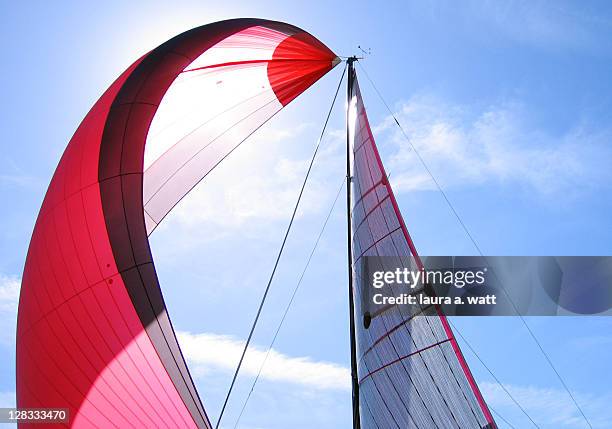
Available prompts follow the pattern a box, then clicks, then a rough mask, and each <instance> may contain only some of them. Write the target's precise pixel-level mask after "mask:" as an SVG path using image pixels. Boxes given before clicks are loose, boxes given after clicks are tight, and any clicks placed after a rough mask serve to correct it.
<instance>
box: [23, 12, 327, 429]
mask: <svg viewBox="0 0 612 429" xmlns="http://www.w3.org/2000/svg"><path fill="white" fill-rule="evenodd" d="M337 62H338V60H337V58H336V55H335V54H333V53H332V52H331V51H330V50H329V49H328V48H327V47H326V46H324V45H323V44H322V43H321V42H319V41H318V40H317V39H315V38H314V37H312V36H311V35H310V34H308V33H306V32H304V31H303V30H301V29H299V28H297V27H294V26H291V25H288V24H284V23H280V22H273V21H267V20H260V19H236V20H229V21H223V22H218V23H214V24H210V25H205V26H202V27H199V28H195V29H193V30H190V31H187V32H186V33H183V34H181V35H179V36H177V37H175V38H173V39H171V40H169V41H167V42H166V43H164V44H162V45H160V46H159V47H158V48H156V49H154V50H152V51H151V52H149V53H148V54H146V55H144V56H143V57H142V58H140V59H139V60H138V61H136V62H135V63H134V64H133V65H132V66H130V67H129V68H128V69H127V70H126V71H125V72H124V73H123V74H122V75H121V76H120V77H119V78H118V79H117V80H116V81H115V82H114V83H113V84H112V85H111V87H110V88H109V89H108V90H107V91H106V92H105V93H104V95H103V96H102V97H101V98H100V100H99V101H98V102H97V103H96V104H95V105H94V106H93V108H92V109H91V111H90V112H89V113H88V114H87V116H86V117H85V119H84V120H83V122H82V123H81V125H80V126H79V128H78V129H77V131H76V133H75V134H74V136H73V137H72V139H71V140H70V143H69V144H68V147H67V148H66V150H65V152H64V154H63V156H62V159H61V161H60V163H59V165H58V167H57V170H56V171H55V174H54V176H53V179H52V181H51V184H50V185H49V189H48V191H47V194H46V196H45V199H44V202H43V204H42V207H41V209H40V213H39V215H38V219H37V221H36V225H35V228H34V232H33V234H32V239H31V242H30V247H29V250H28V256H27V260H26V265H25V269H24V274H23V281H22V287H21V296H20V302H19V313H18V324H17V406H18V407H20V408H39V407H40V408H42V407H45V408H46V407H53V408H69V413H70V423H69V425H70V426H75V427H100V428H107V427H116V428H128V427H168V428H178V427H199V428H210V422H209V420H208V417H207V415H206V412H205V410H204V407H203V406H202V403H201V401H200V398H199V396H198V393H197V391H196V389H195V386H194V383H193V381H192V379H191V377H190V374H189V371H188V369H187V366H186V364H185V360H184V359H183V356H182V354H181V350H180V348H179V345H178V343H177V340H176V337H175V334H174V331H173V328H172V324H171V322H170V319H169V317H168V314H167V312H166V307H165V304H164V300H163V297H162V293H161V289H160V286H159V283H158V280H157V275H156V272H155V267H154V263H153V259H152V256H151V250H150V248H149V241H148V238H147V236H148V233H150V232H151V231H152V230H153V229H154V228H155V227H156V226H157V224H159V222H161V220H162V219H163V218H164V216H165V215H166V214H167V213H168V212H169V211H170V210H171V209H172V208H173V207H174V205H175V204H176V203H177V202H178V201H179V200H180V199H181V198H182V197H183V196H184V195H185V194H186V193H188V192H189V190H191V189H192V188H193V186H195V185H196V184H197V183H198V182H199V181H200V180H201V179H202V178H203V177H204V176H206V174H208V173H209V172H210V171H211V170H212V169H213V168H214V167H215V166H216V165H217V164H218V163H219V162H221V161H222V160H223V159H224V158H225V157H226V156H228V155H229V154H230V153H231V152H232V151H233V150H234V149H235V148H236V147H237V146H238V145H240V144H241V143H242V142H243V141H244V140H245V139H246V138H247V137H248V136H249V135H251V134H252V133H253V132H254V131H256V130H257V129H258V128H259V127H260V126H261V125H262V124H263V123H265V122H266V121H267V120H268V119H270V118H271V117H272V116H273V115H274V114H275V113H276V112H278V111H279V110H281V109H282V108H283V107H284V106H285V105H286V104H287V103H289V102H290V101H291V100H293V99H294V98H295V97H296V96H298V95H299V94H301V93H302V92H303V91H305V90H306V89H307V88H308V87H309V86H310V85H312V84H313V83H314V82H316V81H317V80H318V79H319V78H320V77H321V76H323V75H324V74H325V73H327V72H328V71H329V70H331V69H332V68H333V66H334V65H335V64H337ZM23 426H27V425H23Z"/></svg>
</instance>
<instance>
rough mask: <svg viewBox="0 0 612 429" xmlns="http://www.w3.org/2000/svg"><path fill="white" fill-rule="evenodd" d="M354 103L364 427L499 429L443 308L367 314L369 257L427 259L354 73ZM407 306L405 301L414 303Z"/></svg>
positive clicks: (356, 269) (397, 308)
mask: <svg viewBox="0 0 612 429" xmlns="http://www.w3.org/2000/svg"><path fill="white" fill-rule="evenodd" d="M353 82H354V84H353V88H352V90H351V91H352V92H351V94H352V96H351V100H350V103H349V137H350V143H351V144H352V151H353V167H352V168H353V171H352V175H353V201H354V205H353V210H352V231H353V237H352V244H353V261H354V262H353V274H354V280H355V289H354V293H355V303H356V304H355V313H356V314H355V319H356V326H357V358H358V375H359V385H360V387H359V399H360V416H361V427H362V428H363V429H373V428H378V429H387V428H401V429H404V428H414V429H433V428H458V429H471V428H473V429H481V428H487V429H492V428H495V427H496V426H495V422H494V420H493V418H492V416H491V413H490V412H489V409H488V407H487V405H486V404H485V402H484V400H483V398H482V395H481V393H480V391H479V389H478V386H477V385H476V382H475V381H474V378H473V376H472V374H471V373H470V370H469V368H468V366H467V363H466V362H465V359H464V358H463V355H462V354H461V351H460V349H459V346H458V345H457V341H456V340H455V337H454V336H453V333H452V331H451V328H450V326H449V324H448V322H447V320H446V318H445V317H444V315H443V314H442V313H441V312H440V310H439V309H438V308H436V307H434V306H432V307H426V308H422V309H421V311H420V312H419V313H418V314H407V312H408V310H406V309H405V308H403V307H402V306H387V307H381V308H378V309H377V310H376V311H374V312H372V313H370V314H367V315H366V312H367V311H368V310H369V309H370V308H366V305H365V299H366V297H367V294H368V292H367V288H368V287H369V286H368V285H364V284H361V282H362V279H361V276H360V275H359V273H361V272H362V268H363V267H362V264H364V257H365V256H390V257H402V259H403V260H406V259H405V258H404V257H410V258H411V260H412V261H414V264H415V265H416V267H412V269H420V268H422V263H421V260H420V258H419V255H418V253H417V251H416V248H415V246H414V244H413V243H412V240H411V238H410V235H409V234H408V230H407V229H406V226H405V224H404V220H403V219H402V215H401V213H400V211H399V208H398V206H397V202H396V200H395V197H394V195H393V191H392V190H391V186H390V185H389V181H388V179H387V174H386V173H385V169H384V167H383V165H382V162H381V159H380V155H379V153H378V150H377V148H376V144H375V142H374V137H373V135H372V130H371V129H370V125H369V122H368V117H367V114H366V111H365V107H364V104H363V100H362V98H361V93H360V90H359V84H358V82H357V78H356V76H354V80H353ZM407 307H408V306H406V308H407Z"/></svg>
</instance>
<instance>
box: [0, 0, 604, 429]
mask: <svg viewBox="0 0 612 429" xmlns="http://www.w3.org/2000/svg"><path fill="white" fill-rule="evenodd" d="M611 9H612V8H611V7H610V5H609V4H607V3H606V2H580V4H579V5H578V4H577V3H570V2H544V1H530V2H521V1H508V2H505V3H504V4H502V3H501V2H492V1H491V2H488V1H481V2H470V1H466V2H461V4H459V3H458V2H451V1H431V2H427V3H425V2H422V3H417V2H413V3H410V4H409V3H408V2H397V3H386V4H374V2H372V3H364V2H350V3H349V2H334V4H329V2H319V1H312V2H303V3H302V4H295V3H293V2H272V1H258V2H256V4H255V2H237V1H236V2H235V1H227V2H202V1H200V2H173V3H172V4H170V3H162V2H136V1H134V2H130V3H129V4H124V2H115V1H108V2H104V3H103V4H99V5H86V4H84V3H81V2H79V3H63V4H61V5H58V4H51V3H43V2H41V3H39V4H18V3H14V4H8V3H3V4H2V5H1V6H0V10H1V16H2V17H3V19H2V21H3V25H2V27H1V28H0V36H1V37H0V44H1V47H2V52H3V60H2V61H3V66H2V68H1V69H0V73H1V76H2V82H3V83H4V87H3V96H4V100H5V102H4V103H2V105H1V106H0V137H1V138H0V141H1V142H2V143H1V144H2V152H1V155H0V197H1V198H2V200H3V201H5V209H4V210H3V212H2V214H1V215H0V220H1V222H0V402H2V403H4V404H11V403H12V401H13V400H14V389H15V387H14V343H13V341H14V334H13V332H14V323H15V300H16V296H17V291H18V285H19V278H20V275H21V271H22V269H23V262H24V258H25V253H26V250H27V245H28V241H29V236H30V234H31V231H32V227H33V224H34V221H35V218H36V214H37V211H38V208H39V206H40V203H41V201H42V197H43V195H44V192H45V190H46V187H47V184H48V182H49V180H50V178H51V175H52V173H53V170H54V168H55V166H56V164H57V162H58V160H59V157H60V155H61V153H62V151H63V149H64V148H65V146H66V144H67V142H68V140H69V138H70V136H71V135H72V133H73V132H74V130H75V129H76V127H77V125H78V123H79V122H80V120H81V119H82V118H83V116H84V115H85V113H86V112H87V110H88V109H89V107H90V106H91V105H92V104H93V103H94V102H95V101H96V100H97V98H98V97H99V95H100V94H101V93H102V91H103V90H104V89H106V87H107V86H108V85H109V84H110V83H111V82H112V81H113V80H114V78H115V77H116V76H117V75H118V74H119V73H120V72H121V71H123V69H125V68H126V67H127V66H128V65H129V64H130V63H131V62H132V61H133V60H134V59H135V58H137V57H138V56H140V55H141V54H143V53H144V52H146V51H147V50H149V49H151V48H153V47H155V46H157V45H158V44H159V43H161V42H163V41H165V40H166V39H168V38H170V37H172V36H173V35H175V34H177V33H180V32H182V31H184V30H186V29H189V28H192V27H194V26H197V25H201V24H204V23H207V22H212V21H216V20H219V19H224V18H231V17H239V16H256V17H265V18H270V19H278V20H282V21H287V22H290V23H293V24H296V25H298V26H300V27H302V28H304V29H306V30H308V31H310V32H312V33H313V34H314V35H315V36H317V37H318V38H320V39H321V40H322V41H323V42H325V43H326V44H327V45H328V46H330V47H331V48H332V49H333V50H334V51H335V52H337V53H338V54H341V55H349V54H352V53H355V52H357V49H356V46H357V45H362V46H365V47H368V48H371V50H372V54H371V55H370V56H368V58H367V59H366V60H364V61H363V65H364V66H365V68H366V69H367V71H368V73H369V74H370V76H371V77H372V78H373V79H374V80H375V82H376V83H377V85H378V87H379V89H380V91H381V92H382V93H383V94H384V95H385V97H386V99H387V101H388V102H389V103H390V104H391V106H392V108H393V110H394V111H395V112H396V113H397V115H398V118H399V119H400V121H401V122H402V124H403V125H404V127H405V129H406V131H407V133H408V134H409V135H410V137H411V138H412V140H413V142H414V144H415V145H416V146H417V148H419V150H420V152H421V154H422V155H423V156H424V158H425V159H426V160H427V162H428V164H429V166H430V168H431V170H432V171H433V172H434V174H435V175H436V177H437V178H438V179H439V181H440V183H441V184H442V186H443V187H444V188H445V190H446V191H447V193H448V195H449V198H450V199H451V200H452V202H453V204H454V205H455V207H456V208H457V210H458V212H459V213H460V214H461V216H462V218H463V220H464V221H465V223H466V224H467V226H468V228H469V229H470V231H471V233H472V235H473V236H474V237H475V238H476V240H477V242H478V244H479V246H480V247H481V249H482V250H483V251H484V253H485V254H488V255H549V254H550V255H610V254H611V253H612V248H611V244H610V243H612V225H611V223H610V213H611V211H612V210H611V209H612V198H611V197H612V172H611V169H610V168H609V166H610V163H611V161H612V147H611V145H610V142H611V141H612V139H611V138H612V126H611V125H610V124H611V123H612V121H611V119H612V117H611V116H612V93H611V92H610V90H609V80H610V79H609V76H610V75H612V34H611V33H612V10H611ZM340 73H341V70H339V69H336V70H334V71H332V72H331V73H330V74H329V75H328V76H326V77H325V78H324V79H322V80H321V81H320V82H319V83H317V85H315V87H313V88H311V89H310V90H309V91H308V92H307V93H306V94H304V95H303V96H301V97H300V99H299V100H298V102H296V103H293V104H291V105H290V106H289V107H288V108H287V109H285V111H283V112H282V113H281V114H280V115H279V116H278V117H277V118H275V120H274V121H272V122H271V123H270V124H269V126H266V127H265V128H264V129H262V130H261V131H262V132H261V133H260V134H259V135H258V136H257V137H256V138H255V139H254V140H253V141H252V142H250V143H249V144H247V145H245V146H243V147H242V148H241V151H239V152H237V153H236V154H235V156H233V158H231V159H229V160H228V162H226V163H225V164H223V165H222V166H221V167H220V168H219V169H218V171H216V172H215V173H214V174H213V175H211V176H210V177H209V178H207V179H206V180H205V181H204V182H203V183H202V185H201V186H199V187H198V188H197V189H196V190H195V191H194V192H193V193H192V194H191V195H190V196H189V197H188V198H187V199H186V200H184V201H183V202H182V203H181V204H180V205H179V206H178V207H177V209H176V210H175V211H174V212H173V213H172V214H171V215H170V216H169V217H168V218H167V220H166V221H165V224H162V225H161V226H160V228H159V229H158V230H157V231H156V232H155V233H154V234H153V236H152V246H153V251H154V257H155V259H156V265H157V269H158V274H159V277H160V280H161V284H162V287H163V290H164V295H165V298H166V301H167V305H168V308H169V312H170V316H171V317H172V320H173V322H174V325H175V327H176V329H177V330H178V331H180V332H181V334H180V339H181V343H182V344H183V347H184V349H185V352H186V354H187V356H188V358H189V360H190V367H191V368H192V370H193V372H194V375H195V376H196V383H197V385H198V387H199V390H200V393H201V396H202V397H203V400H204V402H205V405H206V407H207V409H208V411H209V414H210V415H211V416H215V417H216V415H217V414H218V410H219V409H220V405H221V401H222V399H223V395H224V393H225V391H226V388H227V386H228V384H229V381H230V377H231V370H232V368H233V366H234V362H233V360H236V359H237V356H236V353H237V350H239V348H240V344H241V343H240V341H241V340H242V339H244V337H245V336H246V334H247V332H248V327H249V325H250V322H251V320H252V317H253V315H254V312H255V304H254V303H255V302H257V300H258V299H259V297H260V295H261V293H262V291H263V288H264V287H265V282H266V280H267V276H268V275H269V272H270V270H271V268H272V265H273V263H274V257H275V252H276V250H277V248H278V246H279V244H280V241H281V239H282V234H283V230H284V227H285V226H286V223H287V221H288V217H289V215H290V210H291V206H292V204H293V202H294V199H295V198H296V196H297V192H298V190H299V185H300V180H301V178H302V175H303V173H304V172H305V168H306V165H307V161H308V157H309V155H310V153H311V151H312V149H313V147H314V144H315V142H316V138H317V136H318V133H319V132H320V127H321V125H322V123H323V120H324V116H325V114H326V111H327V108H328V106H329V103H330V102H331V97H332V95H333V90H334V89H335V85H336V84H337V81H338V79H339V76H340ZM361 86H362V90H363V93H364V98H365V102H366V107H367V108H368V109H369V114H370V119H371V122H372V124H373V126H374V128H375V134H376V137H377V140H378V144H379V147H380V150H381V153H382V157H383V161H384V162H385V164H386V166H387V168H388V170H389V172H390V173H391V179H392V182H393V183H392V184H393V185H394V187H395V188H396V191H397V193H398V200H399V204H400V207H401V209H402V212H403V213H404V217H405V220H406V222H407V224H408V227H409V229H410V231H411V233H412V234H413V238H414V240H415V243H416V245H417V248H418V249H419V251H420V252H421V253H422V254H424V255H435V254H444V255H448V254H456V255H462V254H463V255H469V254H474V253H475V249H474V248H473V247H472V245H471V244H470V242H469V240H468V239H467V237H466V236H465V234H464V233H463V232H462V230H461V229H460V227H459V225H458V224H457V222H456V220H455V219H454V218H453V216H452V214H451V213H450V212H449V210H448V208H447V207H446V206H445V204H444V201H443V200H442V198H441V197H440V195H439V193H437V192H436V191H435V190H434V189H433V186H432V183H431V181H430V180H429V179H428V177H427V176H426V175H425V174H424V171H423V170H422V169H421V167H420V166H419V164H418V161H417V160H416V158H415V157H414V154H413V153H411V152H410V150H409V148H408V145H407V143H406V142H405V141H404V140H403V139H402V138H401V136H400V135H399V134H398V132H397V130H396V129H394V128H393V126H392V123H391V122H390V120H389V118H388V116H387V112H386V111H385V109H384V106H383V105H382V104H381V103H380V102H379V100H378V99H377V98H376V95H375V93H374V92H373V91H372V88H371V87H370V86H369V84H368V82H367V80H366V79H365V78H364V77H363V76H362V78H361ZM341 108H342V105H341V104H340V105H339V106H338V108H337V109H336V111H335V112H334V115H333V116H332V119H331V122H330V133H329V134H328V138H326V140H325V141H324V143H323V149H322V153H321V156H320V158H319V160H318V162H317V164H316V165H315V170H314V173H313V177H312V181H311V183H310V184H309V186H308V188H307V190H306V194H305V201H304V206H303V209H302V210H301V212H300V216H299V217H298V219H297V222H296V224H295V227H294V229H293V232H292V234H291V236H290V239H289V242H288V248H287V251H286V253H285V255H284V257H283V260H282V263H281V267H280V270H279V272H278V275H277V277H276V280H275V282H274V284H273V288H272V292H271V296H270V298H269V301H268V304H267V305H266V309H265V311H264V316H263V318H262V320H261V325H260V327H259V328H258V330H257V331H256V335H255V338H254V349H253V350H251V351H250V352H249V354H248V355H247V364H246V366H245V372H244V374H243V376H242V377H241V378H240V380H239V384H238V386H237V389H236V391H235V394H234V396H233V399H232V401H231V403H230V407H229V409H228V413H227V415H226V417H227V419H226V420H225V426H224V427H233V423H234V421H235V418H236V417H237V412H238V411H239V410H240V407H241V404H242V400H243V399H244V397H245V395H246V393H247V391H248V387H249V386H250V382H251V380H252V377H253V372H254V371H256V370H257V367H258V365H257V363H258V359H260V358H261V350H265V348H266V346H267V344H268V343H269V341H270V339H271V336H272V334H273V331H274V329H275V326H276V323H277V321H278V320H279V318H280V316H281V315H282V311H283V308H284V305H285V304H286V302H287V300H288V297H289V296H290V293H291V290H292V288H293V287H294V285H295V282H296V281H297V278H298V276H299V272H300V271H301V269H302V266H303V264H304V263H305V260H306V256H307V255H308V253H309V251H310V247H311V246H312V244H313V242H314V239H315V238H316V234H317V233H318V230H319V228H320V225H321V224H322V222H323V220H324V218H325V215H326V213H327V211H328V210H329V208H330V206H331V202H332V200H333V198H334V196H335V194H336V192H337V190H338V186H339V185H340V182H341V180H342V176H343V168H344V166H343V152H342V151H343V146H342V145H343V141H342V138H343V137H342V136H343V112H342V109H341ZM264 155H265V156H264ZM238 171H239V172H240V174H237V172H238ZM344 234H345V219H344V207H343V204H342V203H340V204H338V206H337V207H336V209H335V210H334V213H333V215H332V217H331V220H330V222H329V224H328V229H327V231H326V233H325V235H324V236H323V239H322V242H321V244H320V246H319V248H318V250H317V253H316V255H315V257H314V259H313V262H312V265H311V267H310V269H309V271H308V272H307V274H306V277H305V279H304V282H303V284H302V287H301V290H300V292H299V294H298V297H297V300H296V302H295V304H294V306H293V307H292V309H291V312H290V313H289V316H288V318H287V320H286V323H285V325H284V326H283V330H282V331H281V334H280V336H279V338H278V341H277V343H276V345H275V353H273V355H272V357H271V360H270V365H268V366H266V368H267V370H265V371H264V375H263V378H262V380H261V381H260V383H259V384H258V386H257V388H256V390H255V392H254V394H253V397H252V399H251V402H250V403H249V406H248V408H247V410H246V412H245V414H244V416H243V418H242V421H241V426H240V427H244V428H269V429H274V428H286V427H295V428H300V427H312V426H316V427H320V428H349V427H350V392H349V385H348V379H346V374H347V369H346V368H347V366H348V358H349V356H348V336H347V332H348V331H347V330H348V327H347V308H346V307H347V303H346V287H345V282H346V267H345V235H344ZM453 323H454V324H455V325H456V326H457V327H458V328H459V329H460V331H461V332H462V334H463V335H464V336H465V337H466V338H467V339H468V340H469V341H470V343H471V344H472V345H473V346H474V347H475V348H476V349H477V351H478V353H479V355H480V356H481V358H482V359H483V360H484V361H485V362H486V363H487V364H488V365H489V366H490V367H491V368H492V369H493V370H494V372H495V374H496V375H497V376H498V378H500V379H501V380H502V381H503V382H504V384H505V385H506V386H507V388H508V389H509V390H510V391H511V392H512V393H513V395H514V396H515V397H516V398H517V399H518V400H519V402H520V403H521V404H522V405H523V406H524V407H525V408H526V409H527V410H528V412H529V413H530V415H531V416H532V417H533V418H534V420H536V422H537V423H538V425H539V426H540V427H542V428H583V427H586V426H585V424H584V422H583V421H582V420H580V418H579V417H578V414H577V413H576V411H575V410H574V408H573V406H572V404H571V402H569V399H568V397H567V395H566V394H565V392H564V391H563V389H562V387H561V386H560V384H559V382H558V381H557V379H556V378H555V376H554V374H553V373H552V371H551V370H550V368H549V367H547V365H546V363H545V361H544V360H543V358H542V356H541V354H540V353H539V352H538V351H537V348H536V346H535V345H534V343H533V342H532V341H531V340H530V339H529V337H528V334H527V332H526V330H525V329H524V327H522V326H521V322H520V321H519V320H517V319H514V318H496V319H493V318H487V319H467V318H463V319H455V320H453ZM528 323H529V324H530V326H531V327H532V328H533V330H534V331H535V332H536V334H537V336H538V338H539V339H540V340H541V342H542V344H543V346H544V348H545V349H546V350H547V352H548V353H549V354H550V356H551V359H552V360H553V361H554V363H555V365H556V366H557V368H558V370H559V371H560V373H561V374H562V375H563V376H564V379H565V380H566V382H567V384H568V385H569V386H570V387H571V388H572V391H574V392H575V396H576V397H577V399H578V401H579V402H580V403H581V405H582V406H583V408H584V410H585V413H586V414H587V416H588V417H589V419H590V420H591V423H592V424H593V426H594V427H598V428H607V427H611V426H612V412H611V411H610V409H609V406H608V404H609V403H610V401H611V400H612V388H610V382H611V381H612V379H611V378H612V377H611V376H610V370H609V367H608V362H609V360H610V357H612V334H610V332H612V330H611V328H612V320H610V319H608V318H596V317H593V318H532V319H529V321H528ZM465 354H466V357H467V358H468V360H469V361H470V362H471V363H472V369H473V371H474V373H475V376H476V378H477V380H478V381H479V382H480V383H481V386H482V389H483V391H484V393H485V396H486V398H487V399H488V401H489V403H490V404H491V405H492V406H493V408H495V409H496V410H498V411H500V412H501V413H502V414H503V416H504V417H505V418H507V419H508V420H509V421H510V422H511V423H512V424H513V425H514V426H515V427H519V428H522V427H532V426H530V425H529V422H528V421H526V419H525V418H524V416H522V415H521V413H520V411H518V410H517V409H516V407H514V406H513V405H512V404H511V403H510V402H509V401H508V399H507V398H506V397H505V395H504V393H503V392H502V391H500V389H499V387H498V386H496V385H495V384H494V383H493V381H492V379H491V377H490V376H489V375H488V374H487V373H486V371H484V370H483V369H482V367H481V366H480V365H479V363H478V362H477V361H476V360H475V359H474V357H473V356H472V355H471V353H470V352H469V351H468V350H465ZM320 374H324V375H325V377H323V378H321V377H318V376H317V375H320ZM500 426H502V427H503V424H500Z"/></svg>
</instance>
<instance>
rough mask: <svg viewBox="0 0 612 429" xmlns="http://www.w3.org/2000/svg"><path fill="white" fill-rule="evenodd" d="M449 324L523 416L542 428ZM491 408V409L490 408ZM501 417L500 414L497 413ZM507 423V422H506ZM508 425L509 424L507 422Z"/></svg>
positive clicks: (451, 323)
mask: <svg viewBox="0 0 612 429" xmlns="http://www.w3.org/2000/svg"><path fill="white" fill-rule="evenodd" d="M448 323H449V324H450V325H451V326H452V327H453V329H454V330H455V332H456V333H457V334H459V338H461V339H462V340H463V342H464V343H465V345H466V346H467V347H468V349H469V350H470V351H471V352H472V354H473V355H474V356H476V359H478V361H479V362H480V363H481V364H482V366H483V367H484V368H485V369H486V370H487V371H488V373H489V374H491V377H493V378H494V379H495V381H496V382H497V384H499V386H500V387H501V388H502V389H503V390H504V392H506V394H507V395H508V397H509V398H510V399H511V400H512V402H514V404H515V405H516V406H517V407H519V409H520V410H521V411H522V412H523V414H525V416H527V418H528V419H529V421H531V423H533V425H534V426H535V427H536V428H538V429H539V428H540V426H538V424H537V423H536V422H535V421H533V419H532V418H531V416H530V415H529V414H527V411H525V409H524V408H523V407H522V406H521V404H519V402H518V401H517V400H516V398H514V396H512V394H511V393H510V391H509V390H508V389H507V388H506V386H504V385H503V384H502V382H501V381H500V380H499V378H497V376H496V375H495V374H493V371H491V369H490V368H489V367H488V366H487V364H486V363H484V361H483V360H482V359H481V357H480V355H478V353H477V352H476V350H475V349H474V347H472V345H471V344H470V343H469V342H468V340H467V339H466V338H465V337H464V336H463V335H462V334H461V332H460V331H459V330H458V329H457V327H456V326H455V325H454V324H453V322H451V321H450V320H449V321H448ZM489 408H490V407H489ZM497 414H498V415H499V413H497ZM504 421H505V420H504ZM506 423H508V422H506Z"/></svg>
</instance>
